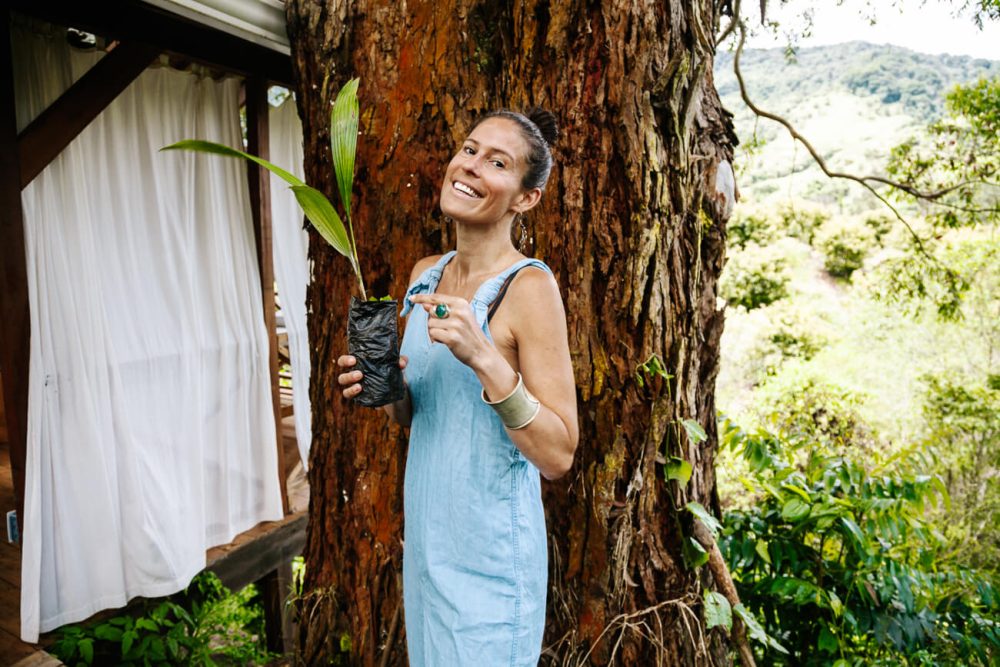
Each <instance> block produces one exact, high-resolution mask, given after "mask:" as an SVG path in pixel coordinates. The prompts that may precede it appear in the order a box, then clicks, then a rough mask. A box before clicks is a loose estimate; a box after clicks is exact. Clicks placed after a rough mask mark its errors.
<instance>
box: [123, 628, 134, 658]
mask: <svg viewBox="0 0 1000 667" xmlns="http://www.w3.org/2000/svg"><path fill="white" fill-rule="evenodd" d="M136 637H137V635H136V633H135V631H134V630H129V631H128V632H126V633H125V634H124V635H122V657H125V656H126V655H128V652H129V649H131V648H132V642H134V641H135V638H136Z"/></svg>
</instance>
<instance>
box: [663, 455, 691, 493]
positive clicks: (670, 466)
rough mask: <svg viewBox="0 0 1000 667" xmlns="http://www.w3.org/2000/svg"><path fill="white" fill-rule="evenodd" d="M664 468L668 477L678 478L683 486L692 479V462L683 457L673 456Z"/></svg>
mask: <svg viewBox="0 0 1000 667" xmlns="http://www.w3.org/2000/svg"><path fill="white" fill-rule="evenodd" d="M664 469H665V472H666V475H667V479H676V480H677V481H678V482H680V483H681V486H683V485H685V484H687V483H688V482H689V481H691V472H692V468H691V464H690V463H688V462H687V461H685V460H684V459H682V458H678V457H676V456H671V457H670V460H669V461H667V464H666V465H665V466H664Z"/></svg>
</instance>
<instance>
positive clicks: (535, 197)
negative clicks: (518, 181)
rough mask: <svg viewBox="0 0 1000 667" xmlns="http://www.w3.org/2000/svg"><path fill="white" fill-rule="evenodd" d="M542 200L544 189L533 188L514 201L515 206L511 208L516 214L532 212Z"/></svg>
mask: <svg viewBox="0 0 1000 667" xmlns="http://www.w3.org/2000/svg"><path fill="white" fill-rule="evenodd" d="M541 200H542V189H541V188H532V189H530V190H525V191H524V192H522V193H521V194H520V196H519V197H518V198H517V199H516V200H515V201H514V205H513V206H512V207H511V208H512V209H513V211H514V212H515V213H524V212H525V211H530V210H531V209H533V208H534V207H535V204H537V203H538V202H540V201H541Z"/></svg>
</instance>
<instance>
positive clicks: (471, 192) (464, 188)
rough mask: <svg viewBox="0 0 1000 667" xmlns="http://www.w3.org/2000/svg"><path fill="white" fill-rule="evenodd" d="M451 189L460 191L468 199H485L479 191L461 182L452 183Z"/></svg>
mask: <svg viewBox="0 0 1000 667" xmlns="http://www.w3.org/2000/svg"><path fill="white" fill-rule="evenodd" d="M451 187H452V188H454V189H455V190H458V191H459V192H461V193H462V194H463V195H465V196H467V197H473V198H475V199H482V198H483V196H482V195H481V194H480V193H479V192H478V191H476V190H475V189H473V188H472V186H470V185H466V184H465V183H463V182H461V181H452V184H451Z"/></svg>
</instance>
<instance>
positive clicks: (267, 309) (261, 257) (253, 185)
mask: <svg viewBox="0 0 1000 667" xmlns="http://www.w3.org/2000/svg"><path fill="white" fill-rule="evenodd" d="M246 109H247V152H248V153H250V154H251V155H256V156H257V157H260V158H263V159H265V160H267V159H268V158H269V157H270V130H269V124H268V123H269V118H270V117H269V106H268V104H267V81H265V80H264V79H263V78H261V77H251V78H249V79H247V81H246ZM247 175H248V176H249V180H250V211H251V213H252V215H253V236H254V241H255V242H256V245H257V267H258V269H260V291H261V302H262V303H263V305H264V325H265V326H266V327H267V338H268V347H269V354H268V363H269V367H270V371H271V408H272V410H273V412H274V428H275V437H276V442H277V452H278V477H279V483H280V485H281V506H282V508H283V509H284V512H285V514H288V484H287V479H286V477H285V451H284V447H282V440H281V389H280V385H279V381H278V325H277V322H276V318H275V314H274V251H273V249H272V243H271V178H270V173H269V172H268V171H267V170H266V169H264V168H263V167H261V166H259V165H257V164H256V163H253V162H249V161H248V162H247Z"/></svg>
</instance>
